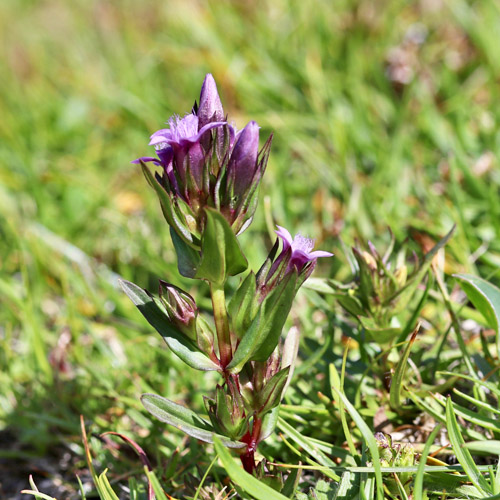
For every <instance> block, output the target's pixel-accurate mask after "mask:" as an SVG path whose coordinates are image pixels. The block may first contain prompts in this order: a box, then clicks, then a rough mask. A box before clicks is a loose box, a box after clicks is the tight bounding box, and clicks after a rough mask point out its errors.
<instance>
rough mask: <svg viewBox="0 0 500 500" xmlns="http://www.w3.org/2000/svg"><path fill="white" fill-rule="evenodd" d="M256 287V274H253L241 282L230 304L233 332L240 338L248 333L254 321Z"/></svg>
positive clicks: (229, 311) (229, 310)
mask: <svg viewBox="0 0 500 500" xmlns="http://www.w3.org/2000/svg"><path fill="white" fill-rule="evenodd" d="M256 287H257V285H256V281H255V274H254V273H253V272H252V273H250V274H249V275H248V276H247V277H246V278H245V279H244V280H243V281H242V282H241V284H240V286H239V287H238V290H236V292H235V294H234V295H233V297H232V298H231V302H229V306H228V313H229V316H230V317H231V323H232V326H233V332H234V333H235V335H236V336H237V337H239V338H241V336H242V335H243V333H244V332H246V331H247V329H248V327H249V326H250V324H251V322H252V320H253V319H254V315H253V314H252V308H253V304H254V301H255V292H256Z"/></svg>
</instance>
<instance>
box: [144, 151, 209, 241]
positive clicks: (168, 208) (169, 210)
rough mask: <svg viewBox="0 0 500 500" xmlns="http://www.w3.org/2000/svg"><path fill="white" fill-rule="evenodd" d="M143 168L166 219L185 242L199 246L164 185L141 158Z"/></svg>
mask: <svg viewBox="0 0 500 500" xmlns="http://www.w3.org/2000/svg"><path fill="white" fill-rule="evenodd" d="M140 163H141V168H142V172H143V173H144V177H146V180H147V181H148V183H149V185H150V186H151V187H152V188H153V189H154V190H155V192H156V194H157V196H158V198H159V200H160V205H161V209H162V212H163V215H164V216H165V219H166V220H167V222H168V223H169V224H170V226H171V227H173V228H174V229H175V232H176V233H177V234H178V235H179V237H180V238H182V239H183V240H184V242H185V243H186V244H188V245H190V246H192V247H194V248H196V247H197V244H198V243H199V242H198V241H197V240H196V239H194V238H193V235H192V234H191V233H190V232H189V231H188V229H187V227H186V226H185V224H184V223H183V222H182V221H181V219H180V218H179V217H178V215H177V214H176V213H175V210H174V207H173V203H172V200H171V199H170V196H169V195H168V193H167V192H166V191H165V189H163V187H162V186H160V184H159V183H158V181H157V180H156V179H155V178H154V177H153V174H152V173H151V171H150V170H149V168H148V167H147V166H146V164H145V163H144V162H143V161H142V160H141V162H140Z"/></svg>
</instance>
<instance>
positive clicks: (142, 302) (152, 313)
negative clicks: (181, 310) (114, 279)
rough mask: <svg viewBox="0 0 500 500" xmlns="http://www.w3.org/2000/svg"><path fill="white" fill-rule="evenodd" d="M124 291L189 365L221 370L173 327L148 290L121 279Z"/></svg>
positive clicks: (200, 368) (173, 349)
mask: <svg viewBox="0 0 500 500" xmlns="http://www.w3.org/2000/svg"><path fill="white" fill-rule="evenodd" d="M121 286H122V288H123V291H124V292H125V293H126V294H127V295H128V297H129V298H130V300H131V301H132V302H133V303H134V304H135V305H136V306H137V308H138V309H139V311H141V313H142V315H143V316H144V317H145V318H146V319H147V320H148V322H149V324H150V325H151V326H153V327H154V328H155V329H156V330H157V331H158V333H159V334H160V335H161V336H162V337H163V338H164V339H165V342H166V343H167V345H168V347H170V349H171V350H172V351H173V352H174V353H175V354H176V355H177V356H179V358H181V359H182V361H184V363H186V364H187V365H189V366H191V367H192V368H195V369H197V370H205V371H206V370H219V368H220V367H219V366H218V365H217V364H216V363H214V362H213V361H212V360H211V359H210V358H208V357H207V356H205V354H203V353H202V352H200V350H199V349H198V347H197V346H196V345H195V344H194V343H193V342H192V341H191V340H189V338H187V337H186V336H184V335H183V334H182V333H180V332H179V331H177V330H176V329H175V328H173V327H172V325H171V324H170V321H169V319H168V316H167V315H166V313H165V312H164V311H163V309H162V306H161V305H160V304H159V303H158V302H157V301H156V300H155V299H154V297H153V296H151V295H150V294H149V293H148V292H147V291H146V290H143V289H142V288H140V287H138V286H137V285H134V283H131V282H130V281H125V280H122V281H121Z"/></svg>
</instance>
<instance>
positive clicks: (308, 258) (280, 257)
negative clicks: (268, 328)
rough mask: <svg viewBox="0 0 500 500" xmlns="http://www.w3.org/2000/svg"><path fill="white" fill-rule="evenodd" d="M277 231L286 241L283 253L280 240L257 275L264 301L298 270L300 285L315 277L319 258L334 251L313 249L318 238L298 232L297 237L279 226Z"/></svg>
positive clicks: (258, 288) (260, 293)
mask: <svg viewBox="0 0 500 500" xmlns="http://www.w3.org/2000/svg"><path fill="white" fill-rule="evenodd" d="M277 228H278V229H277V231H276V234H277V235H278V237H279V238H280V239H281V241H282V248H281V252H280V253H279V254H278V248H279V240H276V243H275V244H274V247H273V248H272V250H271V252H270V253H269V256H268V257H267V259H266V261H265V262H264V264H263V265H262V267H261V268H260V270H259V272H258V273H257V276H256V281H257V295H258V300H259V302H262V301H263V300H264V299H265V298H266V297H267V296H268V295H269V293H270V292H271V291H272V290H274V289H275V288H276V287H277V286H278V285H279V284H280V283H282V282H283V281H285V280H287V279H288V278H290V277H291V274H292V273H294V272H295V273H297V275H298V276H297V282H296V288H297V290H298V288H299V287H300V286H301V285H302V283H304V281H305V280H306V279H307V278H309V276H311V274H312V272H313V271H314V268H315V267H316V261H317V260H318V259H319V258H320V257H332V256H333V254H332V253H330V252H325V251H323V250H316V251H312V250H313V248H314V240H313V239H311V238H306V237H305V236H302V235H301V234H296V235H295V237H294V238H292V235H291V234H290V233H289V232H288V230H287V229H285V228H284V227H281V226H277Z"/></svg>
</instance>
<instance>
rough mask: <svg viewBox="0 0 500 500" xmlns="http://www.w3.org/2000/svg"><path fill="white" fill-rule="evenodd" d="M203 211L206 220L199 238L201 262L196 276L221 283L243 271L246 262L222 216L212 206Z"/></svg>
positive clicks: (246, 265)
mask: <svg viewBox="0 0 500 500" xmlns="http://www.w3.org/2000/svg"><path fill="white" fill-rule="evenodd" d="M205 213H206V216H207V220H206V225H205V230H204V231H203V236H202V239H201V263H200V265H199V267H198V270H197V272H196V278H200V279H206V280H208V281H212V282H214V283H217V284H219V285H221V284H223V283H224V282H225V281H226V278H227V277H228V276H235V275H237V274H240V273H242V272H243V271H245V269H246V268H247V267H248V262H247V259H246V257H245V256H244V255H243V252H242V251H241V248H240V244H239V243H238V240H237V239H236V236H235V235H234V233H233V230H232V229H231V226H230V225H229V223H228V222H227V220H226V219H225V218H224V216H223V215H222V214H221V213H220V212H217V211H216V210H214V209H212V208H206V209H205Z"/></svg>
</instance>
